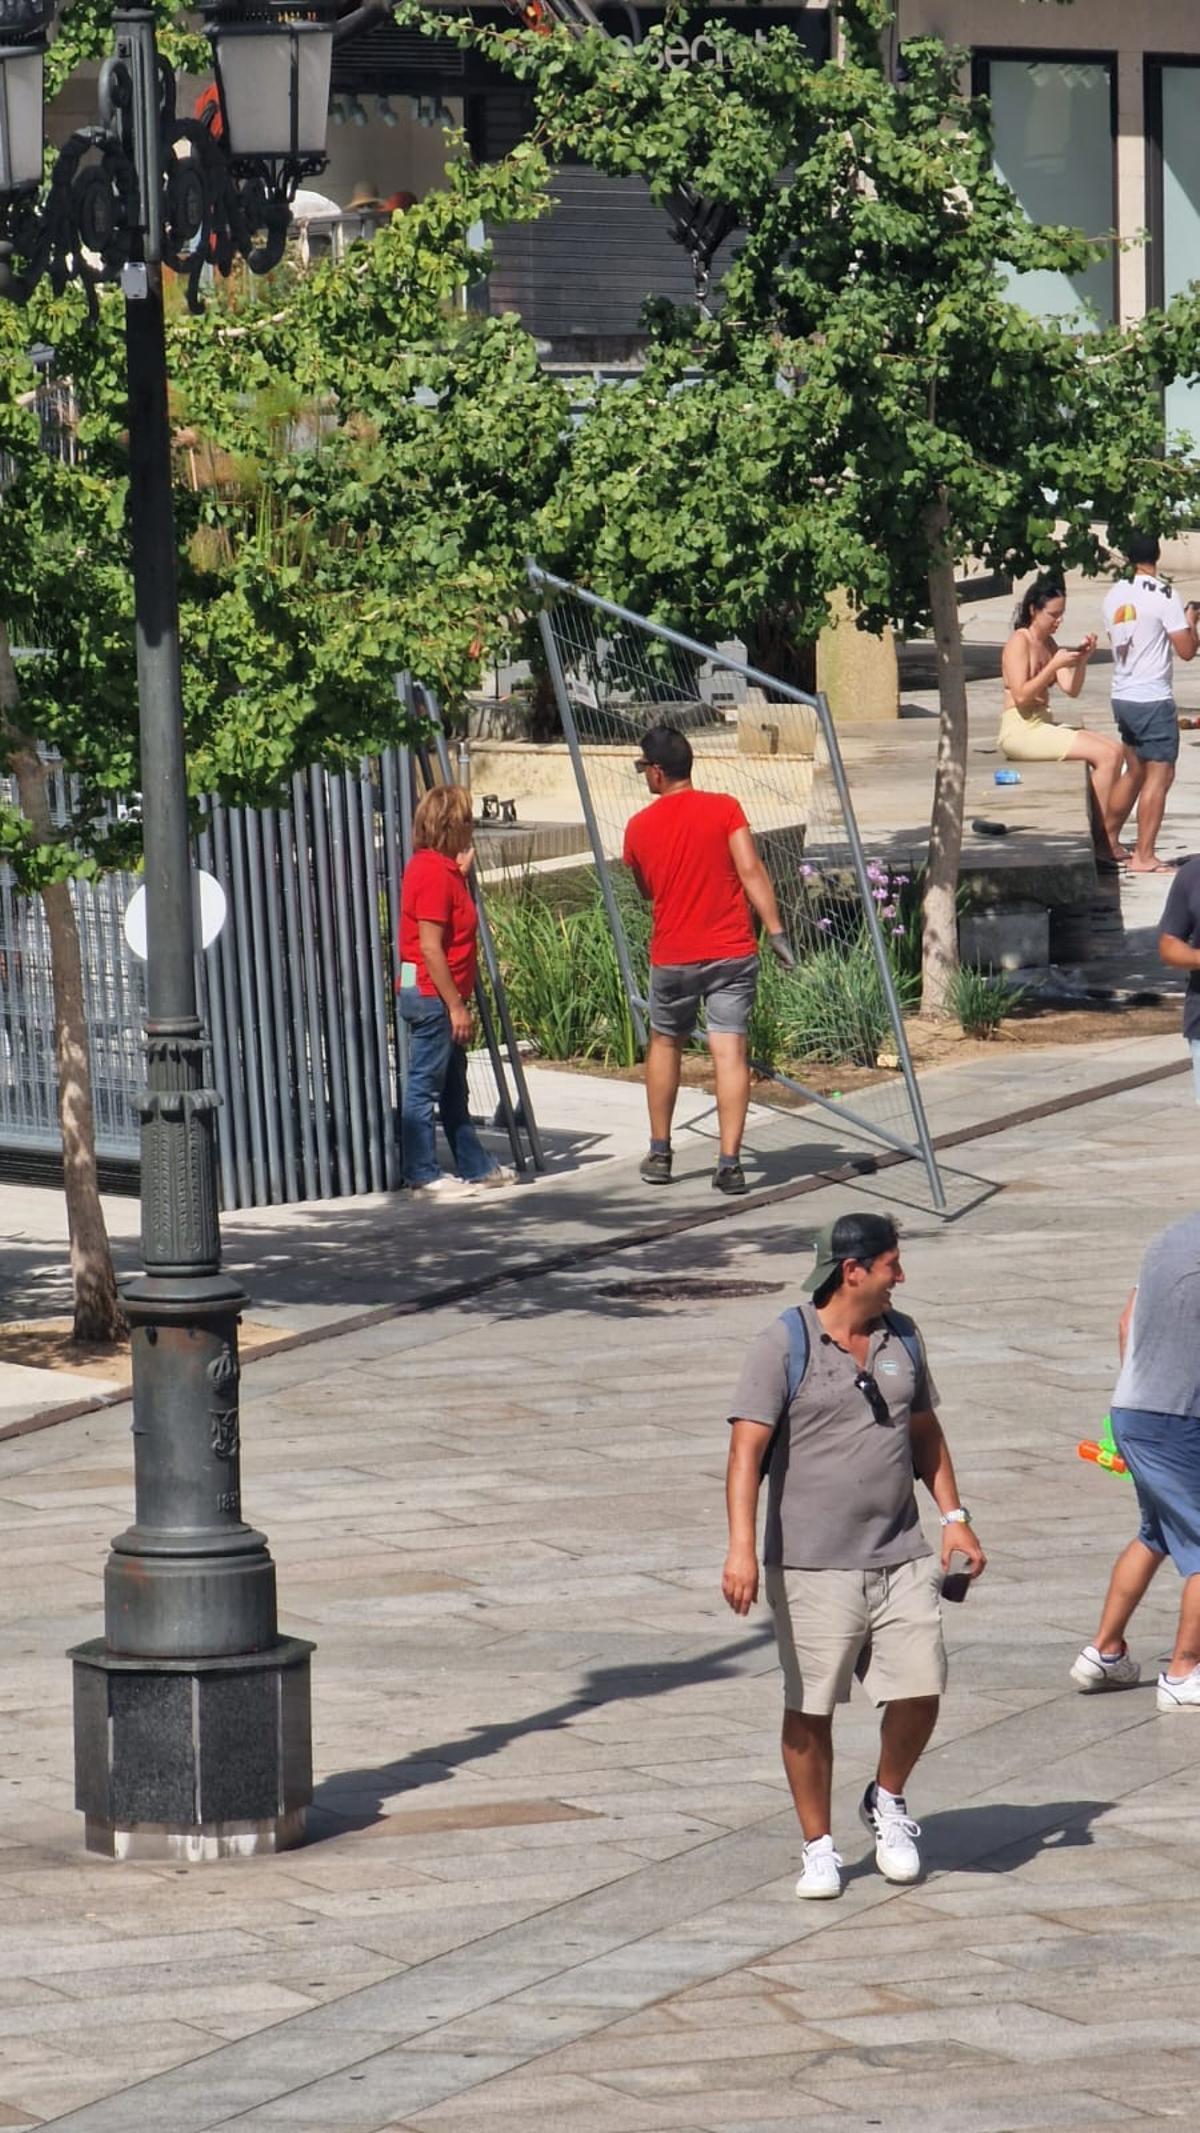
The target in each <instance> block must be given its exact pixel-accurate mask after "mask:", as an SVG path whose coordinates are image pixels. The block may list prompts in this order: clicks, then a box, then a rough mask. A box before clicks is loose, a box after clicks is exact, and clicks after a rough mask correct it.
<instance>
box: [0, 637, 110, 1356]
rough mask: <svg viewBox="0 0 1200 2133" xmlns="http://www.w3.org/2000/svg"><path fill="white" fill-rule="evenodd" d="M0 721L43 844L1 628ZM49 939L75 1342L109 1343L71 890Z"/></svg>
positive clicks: (29, 745) (51, 915)
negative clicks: (0, 720)
mask: <svg viewBox="0 0 1200 2133" xmlns="http://www.w3.org/2000/svg"><path fill="white" fill-rule="evenodd" d="M0 719H2V721H3V727H4V737H5V741H6V743H7V749H8V757H9V764H10V767H11V769H12V773H13V776H14V777H15V779H16V782H17V795H18V798H19V799H20V802H21V807H22V810H23V811H24V813H25V815H26V817H27V819H28V821H29V823H30V825H31V827H32V829H33V832H34V835H35V836H36V838H37V840H38V842H39V844H49V843H50V842H51V841H52V839H53V835H54V824H53V820H52V817H51V813H50V795H49V789H48V779H47V774H46V766H45V764H44V763H43V762H42V759H41V757H40V756H39V754H38V751H37V746H36V743H35V742H34V741H33V739H32V738H31V737H30V735H29V734H27V733H25V732H23V731H22V728H21V723H20V691H19V689H18V687H17V675H16V668H15V666H14V664H13V657H12V649H11V646H10V644H9V639H8V633H7V631H6V629H5V627H4V624H3V622H0ZM41 893H42V906H43V909H44V910H45V913H46V926H47V930H48V932H49V935H50V972H51V981H52V984H53V988H54V1056H55V1064H56V1067H57V1071H58V1121H59V1128H60V1131H61V1134H62V1156H63V1187H64V1190H65V1192H66V1199H67V1229H68V1234H69V1237H70V1262H71V1285H72V1290H73V1293H74V1299H75V1308H74V1328H73V1338H74V1339H75V1340H77V1341H111V1340H115V1339H117V1338H118V1337H119V1335H120V1334H121V1333H123V1332H124V1330H125V1320H124V1318H123V1316H122V1313H121V1307H120V1302H119V1299H118V1296H117V1281H116V1275H115V1273H114V1271H113V1263H112V1251H111V1249H110V1247H109V1242H108V1230H107V1228H106V1226H105V1221H104V1210H103V1208H102V1207H101V1205H100V1183H99V1178H98V1176H97V1171H96V1124H95V1117H94V1114H93V1110H92V1069H91V1060H90V1058H89V1054H88V1038H87V1018H86V1015H85V1012H84V1002H83V958H82V955H81V953H80V947H79V925H78V922H77V920H76V917H75V906H74V904H73V903H72V901H71V891H70V889H69V887H68V885H67V883H66V882H54V883H51V884H49V885H48V886H47V887H46V888H44V889H43V890H42V892H41Z"/></svg>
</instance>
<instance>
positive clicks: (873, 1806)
mask: <svg viewBox="0 0 1200 2133" xmlns="http://www.w3.org/2000/svg"><path fill="white" fill-rule="evenodd" d="M858 1812H859V1814H860V1816H861V1818H862V1820H863V1822H864V1823H865V1824H866V1827H867V1828H868V1829H869V1830H870V1832H871V1834H872V1836H873V1837H874V1839H875V1864H876V1866H877V1867H878V1868H879V1871H880V1873H881V1874H882V1875H883V1878H884V1880H885V1881H899V1882H906V1881H919V1880H920V1878H921V1854H920V1852H919V1851H918V1850H917V1838H918V1837H919V1836H920V1834H921V1825H920V1823H919V1822H914V1821H913V1819H912V1817H911V1815H910V1814H909V1812H908V1809H907V1808H906V1807H905V1804H904V1801H903V1800H902V1799H893V1798H888V1799H887V1800H881V1799H880V1797H879V1792H878V1788H877V1787H876V1786H875V1785H874V1784H870V1785H868V1786H867V1789H866V1791H865V1792H864V1794H863V1796H862V1804H861V1806H860V1807H859V1810H858Z"/></svg>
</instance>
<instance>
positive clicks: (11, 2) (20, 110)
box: [0, 0, 47, 198]
mask: <svg viewBox="0 0 1200 2133" xmlns="http://www.w3.org/2000/svg"><path fill="white" fill-rule="evenodd" d="M46 21H47V15H46V9H45V8H44V7H43V6H42V5H41V4H40V0H32V4H31V0H0V196H2V197H6V198H11V197H12V196H13V195H14V194H17V193H25V192H34V191H36V189H37V187H38V186H39V185H40V184H41V182H42V156H43V152H44V135H45V119H44V100H43V76H44V72H45V59H46Z"/></svg>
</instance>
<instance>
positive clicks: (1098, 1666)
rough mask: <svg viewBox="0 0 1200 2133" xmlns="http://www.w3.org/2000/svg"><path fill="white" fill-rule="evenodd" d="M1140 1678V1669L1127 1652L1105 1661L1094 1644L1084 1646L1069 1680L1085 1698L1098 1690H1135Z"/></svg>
mask: <svg viewBox="0 0 1200 2133" xmlns="http://www.w3.org/2000/svg"><path fill="white" fill-rule="evenodd" d="M1141 1678H1142V1669H1141V1667H1140V1666H1139V1665H1138V1662H1137V1660H1136V1659H1135V1658H1134V1657H1133V1656H1132V1654H1131V1653H1130V1652H1128V1651H1125V1652H1121V1653H1120V1655H1119V1656H1118V1657H1117V1658H1115V1659H1106V1658H1105V1657H1104V1655H1103V1653H1102V1652H1099V1651H1097V1649H1096V1647H1095V1645H1094V1644H1085V1645H1084V1647H1083V1650H1082V1651H1081V1652H1080V1654H1079V1657H1078V1659H1077V1660H1076V1661H1075V1664H1074V1666H1073V1667H1072V1668H1071V1679H1072V1681H1073V1682H1074V1683H1075V1686H1076V1688H1077V1689H1081V1690H1082V1692H1083V1694H1084V1695H1085V1696H1094V1695H1095V1694H1096V1692H1097V1690H1099V1689H1136V1687H1137V1685H1138V1683H1139V1681H1140V1680H1141Z"/></svg>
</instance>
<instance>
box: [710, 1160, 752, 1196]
mask: <svg viewBox="0 0 1200 2133" xmlns="http://www.w3.org/2000/svg"><path fill="white" fill-rule="evenodd" d="M749 1190H750V1188H749V1186H748V1185H747V1183H746V1173H745V1171H744V1170H743V1169H742V1166H741V1164H740V1163H722V1164H721V1166H720V1168H719V1169H718V1170H714V1171H713V1191H714V1192H729V1193H739V1192H749Z"/></svg>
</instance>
